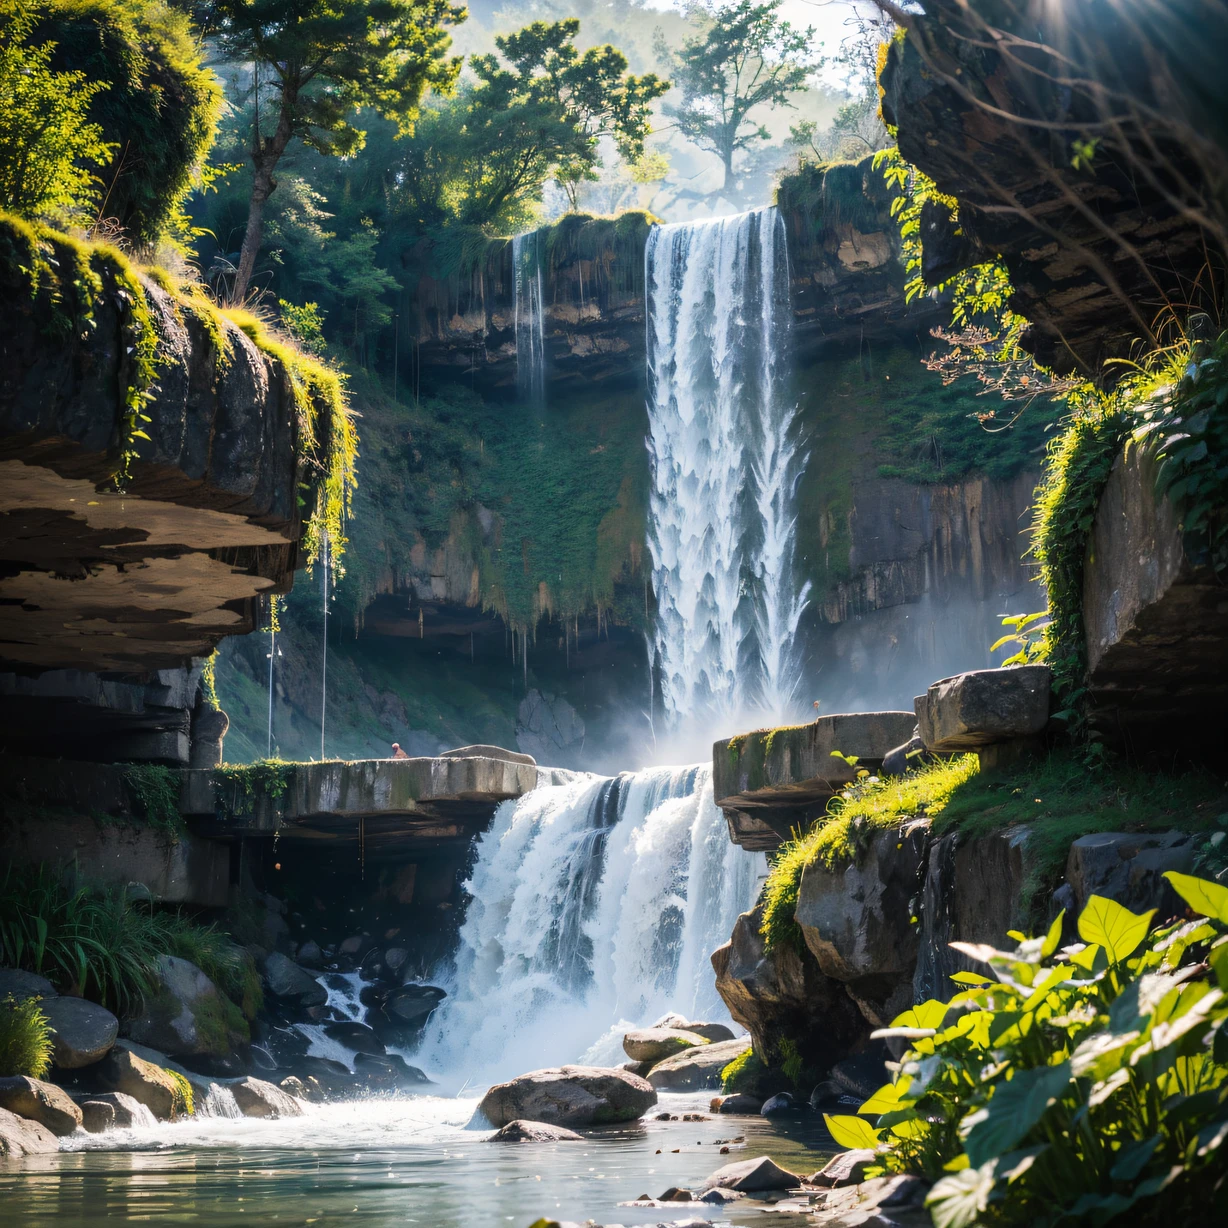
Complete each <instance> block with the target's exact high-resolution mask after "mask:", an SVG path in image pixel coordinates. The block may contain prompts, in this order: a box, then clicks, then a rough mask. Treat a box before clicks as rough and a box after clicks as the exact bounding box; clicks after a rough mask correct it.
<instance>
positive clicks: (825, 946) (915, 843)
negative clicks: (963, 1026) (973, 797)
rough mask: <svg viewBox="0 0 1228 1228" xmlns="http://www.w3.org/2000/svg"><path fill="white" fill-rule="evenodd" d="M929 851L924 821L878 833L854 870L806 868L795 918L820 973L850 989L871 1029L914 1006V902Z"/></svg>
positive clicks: (816, 866)
mask: <svg viewBox="0 0 1228 1228" xmlns="http://www.w3.org/2000/svg"><path fill="white" fill-rule="evenodd" d="M928 847H929V824H928V823H926V822H924V821H921V822H911V823H907V824H904V825H902V826H901V827H899V828H898V829H897V828H891V829H890V830H886V831H880V832H878V833H876V834H875V835H874V836H873V837H872V838H871V840H870V842H869V846H868V847H867V848H866V850H865V851H864V852H863V853H862V854H861V855H860V856H859V857H858V858H857V860H856V861H855V862H853V863H852V864H851V865H848V866H845V867H844V868H842V869H838V870H835V871H832V870H829V869H827V867H826V866H824V865H822V864H821V863H819V862H814V863H813V864H811V865H809V866H807V867H806V870H805V872H804V873H803V874H802V881H801V886H800V888H799V890H798V897H797V909H796V911H795V913H794V917H795V919H796V921H797V924H798V925H799V926H800V927H801V931H802V937H803V938H804V939H805V941H806V946H807V947H808V948H809V949H810V951H811V952H812V954H813V955H814V957H815V959H816V960H817V961H818V964H819V967H820V969H822V971H823V973H824V974H825V975H826V976H829V977H831V978H832V979H833V980H836V981H841V982H843V983H844V984H845V985H847V986H848V987H849V993H850V994H851V995H852V997H853V1000H854V1001H855V1002H856V1003H857V1005H858V1007H859V1008H860V1009H861V1012H862V1014H863V1015H864V1016H865V1017H866V1020H867V1022H869V1023H870V1025H871V1026H872V1027H876V1028H882V1027H886V1026H887V1024H889V1023H890V1022H891V1020H892V1019H893V1018H894V1017H895V1016H896V1015H898V1014H899V1013H900V1011H902V1010H904V1009H906V1008H907V1007H908V1006H911V1005H912V979H913V972H914V971H915V969H916V964H917V927H916V926H915V925H914V924H913V923H912V915H913V913H912V907H911V906H910V905H911V902H912V899H913V897H914V896H915V895H916V893H917V881H918V875H919V873H920V871H921V869H922V867H923V866H924V864H925V859H926V853H927V851H928Z"/></svg>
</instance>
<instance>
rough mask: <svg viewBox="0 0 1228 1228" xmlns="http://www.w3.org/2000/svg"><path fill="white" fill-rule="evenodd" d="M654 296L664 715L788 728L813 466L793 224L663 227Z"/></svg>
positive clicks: (654, 251)
mask: <svg viewBox="0 0 1228 1228" xmlns="http://www.w3.org/2000/svg"><path fill="white" fill-rule="evenodd" d="M645 261H646V281H647V286H648V297H649V303H648V389H649V398H648V410H649V450H650V454H651V459H652V464H653V486H652V492H651V502H650V529H649V546H650V549H651V551H652V557H653V584H654V587H655V589H656V593H657V601H658V606H659V612H658V616H657V622H656V652H657V656H658V660H659V662H660V666H661V671H662V684H663V690H664V696H665V703H666V707H667V710H668V711H670V712H671V713H672V714H673V715H674V716H685V715H689V714H692V713H695V714H707V715H711V716H716V717H718V718H724V719H727V720H728V719H736V718H738V717H745V716H752V717H754V716H759V717H775V718H780V717H782V716H784V715H786V714H787V713H788V711H789V709H790V708H791V706H792V703H793V701H794V700H795V695H794V689H795V687H796V677H795V671H794V669H793V668H792V662H791V651H792V644H793V637H794V634H795V633H796V631H797V624H798V620H799V619H800V617H801V614H802V611H803V609H804V608H805V605H806V594H807V592H808V590H809V585H806V586H805V587H804V588H802V589H801V590H800V591H797V590H796V589H795V587H794V583H795V582H794V577H793V566H792V564H793V549H792V531H793V524H794V511H793V493H794V487H795V485H796V481H797V476H798V469H799V468H800V466H801V464H802V463H803V462H804V457H802V456H800V455H799V451H798V445H797V441H796V439H795V437H794V431H793V419H794V411H795V408H796V406H795V404H794V403H793V402H792V401H791V400H790V399H789V397H788V395H787V389H786V387H785V380H784V372H783V370H782V357H783V354H784V352H785V348H786V339H787V334H788V328H789V269H788V256H787V253H786V249H785V228H784V221H783V219H782V218H781V217H780V215H779V213H778V212H777V210H776V209H775V208H767V209H756V210H754V211H752V212H750V213H741V214H738V215H737V216H735V217H724V218H715V219H712V220H710V221H703V222H688V223H683V224H678V225H669V226H657V227H654V228H653V230H652V231H651V233H650V234H649V237H648V246H647V251H646V254H645Z"/></svg>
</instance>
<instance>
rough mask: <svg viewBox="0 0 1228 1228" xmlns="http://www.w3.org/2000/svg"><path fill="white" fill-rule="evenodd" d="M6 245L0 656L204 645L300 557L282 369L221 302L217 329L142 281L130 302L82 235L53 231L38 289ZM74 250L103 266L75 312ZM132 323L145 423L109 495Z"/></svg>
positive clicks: (117, 657)
mask: <svg viewBox="0 0 1228 1228" xmlns="http://www.w3.org/2000/svg"><path fill="white" fill-rule="evenodd" d="M7 237H8V236H6V238H7ZM2 254H4V255H5V257H6V258H4V259H0V294H2V295H3V296H4V299H5V301H6V303H7V304H8V307H7V309H6V315H5V324H4V327H3V329H0V492H2V493H0V558H2V559H3V571H2V572H0V642H2V644H3V646H2V647H0V663H3V664H5V665H8V666H9V667H17V668H21V669H35V670H38V669H78V670H81V669H84V670H98V671H124V672H132V671H138V672H141V671H148V670H157V669H168V668H173V667H177V666H182V665H184V664H185V663H186V662H187V661H188V660H189V659H190V658H192V657H194V656H197V657H199V656H203V655H208V653H209V652H210V651H211V650H212V648H213V646H214V645H215V644H216V643H217V641H218V640H219V639H220V638H221V637H222V636H225V635H233V634H236V633H243V632H246V631H248V630H250V629H251V627H252V625H253V619H254V612H255V599H256V597H257V596H258V595H259V594H261V593H264V592H269V591H274V592H277V591H285V590H286V589H287V588H288V587H289V585H290V583H291V580H292V576H293V571H294V568H295V566H296V563H297V545H296V543H297V541H298V538H299V536H300V534H301V531H302V526H301V523H300V516H299V510H298V506H297V500H296V487H297V484H298V483H299V482H300V481H301V480H302V478H303V473H302V470H301V465H300V462H299V459H298V452H297V446H296V445H297V443H298V437H299V432H300V423H299V421H298V417H299V416H298V414H297V413H296V406H295V400H294V395H293V394H292V391H291V389H290V387H289V383H288V378H289V377H288V376H287V373H286V371H285V370H284V369H283V367H282V364H281V363H280V362H279V361H277V359H275V358H273V357H270V356H269V355H267V354H265V353H264V352H262V351H261V350H260V349H258V348H257V346H256V345H255V344H253V342H252V341H250V340H249V339H248V337H247V336H246V335H245V334H244V333H243V332H242V331H241V330H240V329H238V328H237V327H235V326H234V325H233V324H231V323H230V322H229V321H226V320H224V319H223V318H221V317H219V316H210V317H207V318H208V319H210V320H212V321H213V325H212V326H213V327H215V328H217V329H218V330H219V331H218V334H217V335H216V336H215V335H212V334H211V332H210V326H209V325H208V324H207V322H206V317H204V316H198V315H197V314H195V313H193V312H190V311H187V310H185V309H184V305H183V304H182V303H181V302H180V301H179V300H177V299H176V298H175V297H173V296H172V295H171V294H169V293H168V292H167V291H165V290H164V289H163V288H162V287H161V286H160V285H159V284H156V283H155V282H153V281H151V280H147V279H141V280H140V283H139V285H140V290H141V291H142V293H143V299H144V303H143V306H142V307H141V308H140V314H138V305H137V304H135V303H134V301H133V300H134V291H133V289H132V286H131V284H126V283H125V282H124V281H123V279H122V277H121V276H119V275H117V274H116V272H115V270H114V268H113V267H112V265H111V264H110V263H108V261H107V260H99V259H96V258H94V257H92V256H91V255H90V254H89V250H88V249H86V254H85V255H84V256H81V255H80V254H79V252H78V250H77V249H76V248H74V247H72V246H70V245H68V244H67V243H63V244H60V243H58V242H48V243H47V244H46V245H45V255H46V256H47V257H48V258H49V261H54V266H52V265H51V264H50V263H49V264H48V267H49V268H51V267H55V268H56V269H57V270H58V272H57V274H56V278H55V280H53V281H46V282H44V284H43V285H41V286H40V288H39V289H38V290H37V292H34V293H32V290H31V285H30V275H29V273H28V271H27V270H26V269H24V268H23V267H22V266H21V264H20V263H19V261H18V260H17V259H16V258H15V257H14V251H13V247H12V244H11V243H10V244H9V245H8V246H7V247H6V250H5V253H2ZM77 260H83V261H85V262H86V263H85V264H84V265H83V266H82V267H85V268H88V269H92V272H93V274H94V276H96V277H97V278H98V279H99V283H100V288H99V290H98V292H97V295H96V297H95V298H94V301H93V302H92V304H90V306H89V310H88V312H83V311H82V310H81V309H80V305H79V304H78V305H77V306H76V307H75V308H74V306H73V299H72V297H71V294H72V291H71V290H68V289H65V286H66V285H67V284H68V282H69V280H70V278H71V275H72V271H73V270H74V269H75V268H77V267H78V266H77V265H76V264H75V263H74V261H77ZM91 260H93V264H92V265H91V264H89V263H88V262H89V261H91ZM145 312H147V317H145V318H143V319H142V316H143V315H144V313H145ZM145 329H152V330H153V332H154V333H155V334H156V349H155V354H154V359H153V384H152V386H151V388H150V390H149V395H148V397H147V398H145V399H143V400H142V401H141V407H142V412H143V413H144V414H146V415H147V417H148V421H145V422H141V423H140V424H139V425H140V426H142V427H143V428H144V431H145V434H146V435H147V437H148V438H147V439H144V440H139V439H138V440H136V441H135V447H136V450H137V458H136V459H135V461H134V462H133V463H132V465H131V473H130V476H129V478H128V480H127V481H126V482H125V483H124V490H123V492H122V493H121V492H120V491H118V490H117V489H116V483H115V481H114V480H113V475H114V473H115V471H116V468H117V466H118V465H119V463H120V460H119V454H120V452H121V450H122V448H123V446H124V445H123V442H122V436H123V427H122V421H123V416H124V414H125V412H126V410H127V408H128V403H129V400H130V398H131V397H132V396H133V395H135V394H134V392H133V389H134V387H135V386H136V385H135V383H134V369H133V368H134V364H135V363H136V362H137V361H138V355H137V351H136V346H137V343H136V342H135V341H134V336H135V335H136V331H140V330H145ZM134 330H135V331H134Z"/></svg>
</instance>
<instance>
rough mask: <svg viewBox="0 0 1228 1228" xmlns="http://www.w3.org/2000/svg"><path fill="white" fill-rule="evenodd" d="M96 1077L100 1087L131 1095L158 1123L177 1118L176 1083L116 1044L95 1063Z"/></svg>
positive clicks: (164, 1072) (177, 1095)
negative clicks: (96, 1068) (96, 1067)
mask: <svg viewBox="0 0 1228 1228" xmlns="http://www.w3.org/2000/svg"><path fill="white" fill-rule="evenodd" d="M98 1075H99V1079H100V1080H101V1082H102V1084H103V1086H105V1087H107V1088H108V1089H109V1090H111V1091H115V1092H123V1093H124V1095H126V1096H131V1097H132V1098H133V1099H134V1100H136V1101H139V1102H140V1103H141V1104H143V1105H144V1106H145V1107H146V1108H147V1109H148V1110H149V1111H150V1112H151V1113H152V1114H153V1115H154V1116H155V1117H156V1118H157V1119H158V1120H159V1121H174V1120H175V1118H176V1117H178V1116H179V1113H180V1111H181V1108H182V1101H181V1095H182V1089H181V1087H180V1085H179V1083H178V1081H177V1080H176V1079H174V1078H172V1077H171V1075H170V1073H169V1072H168V1071H166V1070H164V1069H163V1068H162V1067H161V1066H156V1065H154V1063H153V1062H147V1061H146V1060H145V1059H144V1058H142V1057H138V1056H137V1055H136V1054H135V1053H133V1052H132V1050H131V1049H128V1048H125V1047H124V1046H123V1045H116V1046H115V1048H113V1049H112V1050H111V1052H110V1053H108V1054H107V1056H106V1057H105V1058H104V1059H103V1060H102V1062H100V1063H99V1067H98Z"/></svg>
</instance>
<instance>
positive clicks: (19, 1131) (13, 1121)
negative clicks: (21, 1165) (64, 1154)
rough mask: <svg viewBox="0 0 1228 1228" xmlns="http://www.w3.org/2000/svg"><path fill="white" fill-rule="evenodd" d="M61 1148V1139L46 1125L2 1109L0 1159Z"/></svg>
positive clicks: (44, 1152)
mask: <svg viewBox="0 0 1228 1228" xmlns="http://www.w3.org/2000/svg"><path fill="white" fill-rule="evenodd" d="M59 1149H60V1144H59V1140H58V1139H57V1138H56V1136H55V1135H54V1134H52V1133H51V1131H50V1130H48V1129H47V1127H46V1126H42V1125H39V1123H38V1122H36V1121H31V1120H30V1119H29V1118H26V1117H19V1116H18V1115H17V1114H16V1113H10V1112H9V1111H8V1109H0V1159H10V1160H19V1159H21V1157H22V1156H34V1155H49V1154H50V1153H52V1152H55V1151H59Z"/></svg>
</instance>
